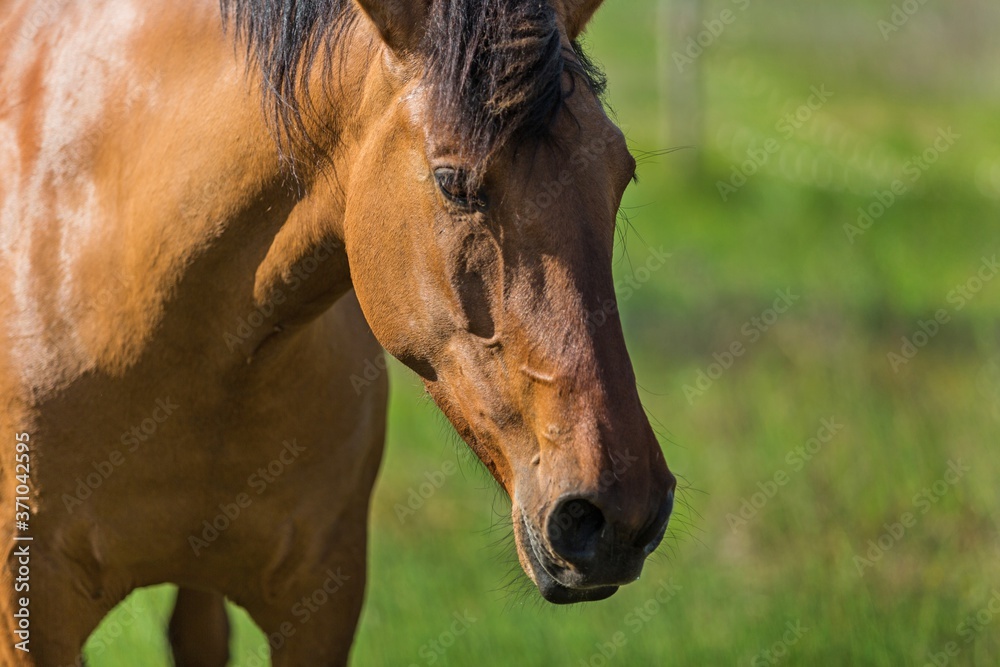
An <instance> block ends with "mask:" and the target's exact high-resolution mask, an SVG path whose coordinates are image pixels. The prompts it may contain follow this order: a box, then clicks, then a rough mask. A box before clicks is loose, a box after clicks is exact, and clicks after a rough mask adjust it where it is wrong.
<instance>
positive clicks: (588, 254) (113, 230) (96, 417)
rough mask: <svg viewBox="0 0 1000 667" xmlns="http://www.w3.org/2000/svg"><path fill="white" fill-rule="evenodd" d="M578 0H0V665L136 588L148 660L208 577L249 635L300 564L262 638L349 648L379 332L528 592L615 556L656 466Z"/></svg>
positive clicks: (625, 551) (75, 651) (379, 419)
mask: <svg viewBox="0 0 1000 667" xmlns="http://www.w3.org/2000/svg"><path fill="white" fill-rule="evenodd" d="M599 4H600V0H549V1H548V2H545V1H543V0H410V1H405V0H357V2H350V1H348V0H313V1H311V2H301V1H298V2H296V1H294V0H222V2H221V11H220V6H219V5H218V4H216V3H215V2H214V1H212V0H189V1H188V2H184V3H177V2H167V1H166V0H143V1H142V2H140V1H139V0H93V1H92V2H87V3H49V2H42V1H38V2H35V1H32V0H0V16H2V17H3V18H2V19H0V100H2V102H0V136H2V141H0V163H2V164H4V165H5V167H6V171H5V175H4V178H3V179H2V181H0V238H2V244H0V275H2V276H3V278H2V280H0V437H2V438H3V443H4V448H3V452H4V454H3V458H2V459H0V471H2V478H3V479H2V480H0V506H2V507H5V508H10V511H11V513H13V512H14V510H15V507H16V505H17V503H18V502H20V503H22V505H21V507H23V509H21V508H20V507H19V508H18V511H20V512H21V514H19V518H18V521H19V523H14V522H13V518H14V517H11V519H12V521H6V520H5V521H4V522H3V535H2V538H3V540H4V543H5V544H7V545H9V546H8V550H7V557H6V558H5V559H4V563H3V569H2V572H0V590H2V595H0V615H2V618H3V620H2V621H0V624H2V625H3V627H4V628H5V629H6V635H7V636H8V637H10V638H16V637H18V635H17V634H15V633H16V632H22V633H24V630H23V627H22V626H23V625H24V623H23V622H22V621H21V620H19V618H18V617H17V616H16V615H15V614H18V613H19V610H21V609H24V608H27V609H28V610H30V623H29V625H30V637H29V639H28V643H25V644H23V645H22V646H21V648H26V649H30V652H29V651H24V650H21V649H20V648H15V647H13V643H14V642H13V641H7V642H4V643H3V644H2V645H0V662H2V664H4V665H44V666H46V667H48V666H51V665H68V664H73V663H74V662H75V661H76V660H77V658H78V655H79V652H80V650H81V647H82V645H83V643H84V641H85V640H86V639H87V637H88V636H89V635H90V633H91V632H92V631H93V630H94V628H95V627H96V626H97V625H98V623H99V622H100V620H101V619H102V617H103V616H104V615H105V614H106V613H107V612H108V611H109V610H110V609H112V608H113V607H114V606H115V605H116V604H117V603H118V602H120V601H121V600H122V599H124V598H125V596H126V595H128V594H129V593H130V592H131V591H133V590H134V589H136V588H137V587H141V586H148V585H153V584H159V583H164V582H171V583H175V584H177V585H178V586H179V591H178V597H177V601H176V604H175V609H174V614H173V617H172V620H171V622H170V629H169V630H170V639H171V644H172V646H173V650H174V655H175V659H176V661H177V664H179V665H223V664H225V662H226V660H227V659H228V657H227V656H228V650H227V643H228V626H227V622H226V613H225V609H224V599H225V598H227V597H228V598H229V599H232V600H233V601H235V602H237V603H238V604H240V605H242V606H243V607H245V608H246V609H247V611H248V612H249V613H250V615H251V616H252V617H253V619H254V620H255V621H256V623H257V624H259V626H260V627H261V629H262V630H264V632H265V633H267V634H269V635H273V634H275V633H279V634H280V633H281V632H282V629H283V628H285V627H287V626H288V624H289V623H295V621H296V616H295V613H294V609H296V605H297V604H300V602H301V600H302V599H303V598H304V597H307V596H312V595H314V594H315V593H317V592H318V591H324V597H325V598H328V599H329V602H327V603H326V604H323V605H320V606H317V607H316V609H315V610H313V611H311V614H310V618H309V622H308V623H301V624H296V625H294V629H295V632H294V634H293V635H292V636H289V637H288V638H287V641H284V642H282V643H280V646H279V645H277V644H276V645H275V647H274V651H273V662H274V664H275V665H310V666H313V665H342V664H345V663H346V661H347V656H348V652H349V649H350V644H351V640H352V638H353V635H354V631H355V626H356V624H357V619H358V615H359V612H360V609H361V604H362V599H363V594H364V588H365V580H366V569H365V561H366V541H367V516H368V505H369V498H370V495H371V489H372V485H373V483H374V480H375V476H376V472H377V468H378V465H379V461H380V458H381V450H382V443H383V439H384V432H385V410H386V381H385V378H384V376H383V377H379V378H377V379H376V380H375V381H374V382H373V383H372V385H371V386H365V387H359V386H358V385H357V384H356V383H352V377H356V375H357V374H358V373H359V372H360V371H361V369H364V368H366V367H370V366H371V365H372V364H373V363H374V364H377V363H378V361H379V359H380V356H379V355H380V354H381V350H382V348H384V349H385V350H387V351H388V352H389V353H390V354H392V355H394V356H395V357H397V358H398V359H400V360H401V361H402V362H403V363H404V364H406V365H407V366H408V367H410V368H411V369H412V370H413V371H415V372H416V373H417V374H419V375H420V377H421V378H422V379H423V381H424V383H425V384H426V387H427V390H428V391H429V393H430V394H431V395H432V396H433V398H434V400H435V401H436V403H437V405H438V406H439V407H440V408H441V410H442V411H443V412H444V413H445V415H447V417H448V419H449V420H450V421H451V423H452V424H453V425H454V426H455V428H456V429H457V431H458V432H459V433H460V434H461V436H462V437H463V438H464V439H465V441H466V442H467V443H468V444H469V446H470V447H471V448H472V450H473V451H474V452H475V453H476V455H477V456H478V457H479V458H480V459H481V460H482V462H483V463H484V464H485V466H486V467H487V468H488V469H489V471H490V473H491V474H492V475H493V477H494V478H495V479H496V480H497V481H498V482H499V484H500V485H502V487H503V489H504V490H505V491H506V493H507V494H508V495H509V497H510V499H511V504H512V519H513V526H514V535H515V539H516V544H517V551H518V554H519V558H520V561H521V564H522V566H523V568H524V571H525V572H526V573H527V575H528V576H529V577H530V578H531V579H532V581H533V582H534V583H535V584H536V585H537V587H538V589H539V591H540V592H541V594H542V596H543V597H544V598H545V599H547V600H549V601H551V602H555V603H572V602H584V601H589V600H599V599H603V598H606V597H608V596H610V595H611V594H613V593H614V592H615V591H616V590H617V589H618V587H619V586H622V585H624V584H627V583H629V582H632V581H634V580H635V579H637V578H638V576H639V574H640V571H641V569H642V565H643V562H644V560H645V559H646V557H647V556H648V555H649V554H650V553H651V552H652V551H653V550H654V549H655V548H656V546H657V544H658V543H659V542H660V540H661V538H662V537H663V534H664V531H665V529H666V524H667V520H668V517H669V515H670V512H671V508H672V505H673V492H674V487H675V480H674V478H673V476H672V475H671V474H670V472H669V471H668V468H667V465H666V463H665V461H664V458H663V455H662V453H661V450H660V447H659V445H658V444H657V441H656V438H655V437H654V434H653V432H652V430H651V428H650V426H649V423H648V421H647V419H646V416H645V414H644V413H643V409H642V406H641V404H640V401H639V397H638V394H637V391H636V387H635V378H634V375H633V371H632V368H631V363H630V361H629V357H628V353H627V351H626V349H625V343H624V339H623V335H622V331H621V324H620V321H619V319H618V317H617V305H616V302H615V293H614V284H613V280H612V272H611V264H612V249H613V244H614V230H615V220H616V213H617V209H618V206H619V204H620V200H621V196H622V193H623V192H624V190H625V188H626V186H627V185H628V183H629V181H630V179H632V178H633V176H634V173H635V161H634V160H633V158H632V157H631V156H630V154H629V152H628V150H627V148H626V144H625V141H624V138H623V136H622V134H621V132H620V131H619V130H618V129H617V128H616V127H615V126H614V124H613V123H612V122H611V121H610V120H609V119H608V117H607V116H606V115H605V113H604V110H603V108H602V105H601V103H600V100H599V95H600V92H601V91H600V76H599V74H598V73H597V72H596V70H595V69H594V68H593V67H592V66H591V65H590V64H589V61H588V60H587V59H586V57H585V56H584V55H583V53H582V52H581V51H580V49H579V48H578V46H577V45H576V41H575V40H576V39H577V37H578V36H579V34H580V33H581V31H582V30H583V29H584V27H585V25H586V24H587V22H588V21H589V20H590V18H591V16H592V14H593V13H594V12H595V11H596V9H597V7H598V5H599ZM234 45H235V46H234ZM16 457H21V458H16ZM16 466H25V467H27V468H28V469H29V470H30V473H25V468H19V467H16ZM19 475H20V477H18V476H19ZM22 519H23V521H22ZM26 551H27V553H29V556H28V557H27V558H26V557H25V556H24V554H25V552H26ZM24 560H27V561H28V563H29V564H28V565H24V564H23V561H24ZM25 567H27V568H28V569H29V571H30V576H29V579H30V587H29V588H27V589H25V588H23V587H22V586H21V584H20V583H19V578H23V572H24V571H23V568H25ZM331 581H332V582H334V583H331Z"/></svg>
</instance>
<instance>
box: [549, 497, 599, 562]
mask: <svg viewBox="0 0 1000 667" xmlns="http://www.w3.org/2000/svg"><path fill="white" fill-rule="evenodd" d="M604 523H605V522H604V513H603V512H601V510H600V509H598V508H597V506H596V505H594V504H593V503H591V502H589V501H587V500H583V499H582V498H571V499H568V500H564V501H562V502H561V503H559V505H558V506H557V507H556V509H555V511H554V512H552V515H551V516H550V517H549V522H548V529H547V531H546V532H547V533H548V538H549V544H550V545H551V546H552V549H553V550H554V551H555V552H556V554H557V555H559V556H560V557H562V558H564V559H565V560H567V561H569V562H571V563H581V562H584V561H588V560H591V559H593V558H594V556H595V555H596V554H597V543H598V538H599V537H600V534H601V530H602V529H603V528H604Z"/></svg>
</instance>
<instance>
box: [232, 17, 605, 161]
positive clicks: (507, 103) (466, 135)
mask: <svg viewBox="0 0 1000 667" xmlns="http://www.w3.org/2000/svg"><path fill="white" fill-rule="evenodd" d="M220 3H221V7H222V15H223V20H224V22H225V23H226V25H230V26H235V32H236V37H237V39H239V40H241V41H243V42H244V43H245V45H246V48H247V55H248V59H249V60H250V61H253V62H256V63H257V65H259V67H260V69H261V73H262V85H263V88H264V100H265V107H266V111H267V113H268V116H269V118H270V120H271V121H273V122H274V123H275V125H276V128H277V129H278V130H279V132H280V133H281V135H282V137H283V138H285V139H289V140H291V139H293V137H295V136H296V135H300V136H301V134H302V132H303V130H304V124H303V114H304V113H306V112H307V111H308V110H305V109H303V107H302V104H301V100H302V98H303V97H307V95H304V93H306V92H307V81H308V75H309V73H310V71H311V70H312V68H313V67H314V66H316V65H317V64H320V65H321V66H323V67H329V66H330V65H331V63H332V60H333V53H334V45H335V44H336V43H337V42H338V41H339V40H341V39H343V38H344V36H345V34H346V33H347V31H349V30H350V29H351V27H352V26H353V25H354V24H355V22H356V20H357V19H358V18H359V14H360V12H359V11H358V10H357V9H356V8H355V4H354V2H352V1H351V0H220ZM419 51H420V56H421V57H422V58H423V62H424V63H425V71H424V74H423V78H424V82H425V84H426V86H427V90H428V93H429V99H430V104H431V109H432V113H433V118H434V119H435V122H438V123H441V124H442V127H441V129H442V130H445V131H446V132H448V133H450V134H451V135H452V136H453V137H454V138H455V139H456V140H457V141H458V144H459V146H461V147H462V148H463V149H464V150H465V151H466V157H467V159H469V160H470V162H471V164H472V165H473V167H474V168H475V169H476V170H477V171H478V170H479V169H480V168H482V167H483V166H485V164H486V162H487V161H488V160H489V158H490V157H491V156H492V155H494V154H495V153H496V151H497V150H498V149H500V148H501V147H503V146H504V145H505V144H506V143H508V142H509V141H511V140H512V139H514V138H521V137H532V138H534V137H544V136H545V135H546V134H547V131H548V129H549V127H550V125H551V122H552V120H553V118H554V117H555V114H556V112H557V111H558V110H559V109H560V107H561V106H562V104H563V102H564V101H565V99H566V97H567V96H568V95H570V94H572V91H573V87H574V85H575V82H576V81H577V80H582V81H584V83H585V84H586V85H587V86H589V87H590V88H591V89H592V90H594V92H595V93H597V94H598V95H600V94H601V93H603V90H604V78H603V75H601V73H600V72H599V71H598V70H597V68H595V67H594V66H593V64H592V63H591V62H590V60H589V59H588V58H587V57H586V56H585V55H584V53H583V51H582V49H580V48H579V47H578V45H576V44H574V46H573V49H572V50H568V49H563V48H562V45H561V42H560V33H559V28H558V25H557V23H556V17H555V12H554V10H553V9H552V7H551V5H550V4H549V2H548V0H433V2H432V3H431V9H430V16H429V19H428V24H427V29H426V31H425V33H424V37H423V40H422V43H421V46H420V49H419ZM566 72H568V73H570V74H571V77H570V80H571V81H572V82H573V83H572V84H570V85H569V86H567V85H566V84H565V82H564V77H563V74H564V73H566Z"/></svg>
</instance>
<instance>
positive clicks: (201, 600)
mask: <svg viewBox="0 0 1000 667" xmlns="http://www.w3.org/2000/svg"><path fill="white" fill-rule="evenodd" d="M169 635H170V647H171V648H172V649H173V653H174V663H175V664H176V665H177V667H225V665H226V663H228V662H229V617H228V616H227V615H226V600H225V598H224V597H223V596H222V595H221V594H220V593H214V592H208V591H199V590H194V589H191V588H179V589H178V590H177V600H176V601H175V602H174V613H173V615H172V616H171V617H170V629H169Z"/></svg>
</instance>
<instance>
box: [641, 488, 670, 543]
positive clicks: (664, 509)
mask: <svg viewBox="0 0 1000 667" xmlns="http://www.w3.org/2000/svg"><path fill="white" fill-rule="evenodd" d="M673 511H674V491H673V489H671V490H670V493H668V494H667V497H666V499H665V500H664V501H663V503H661V504H660V507H659V510H658V511H657V513H656V516H655V517H654V518H653V521H652V523H650V524H649V525H648V526H647V527H646V529H645V530H643V531H642V533H641V534H640V535H639V539H638V540H637V542H638V544H637V546H639V547H642V549H643V552H644V553H645V554H646V555H647V556H648V555H649V554H651V553H653V552H654V551H656V548H657V547H658V546H660V542H662V541H663V536H664V535H665V534H666V532H667V524H669V523H670V515H671V514H672V513H673Z"/></svg>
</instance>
